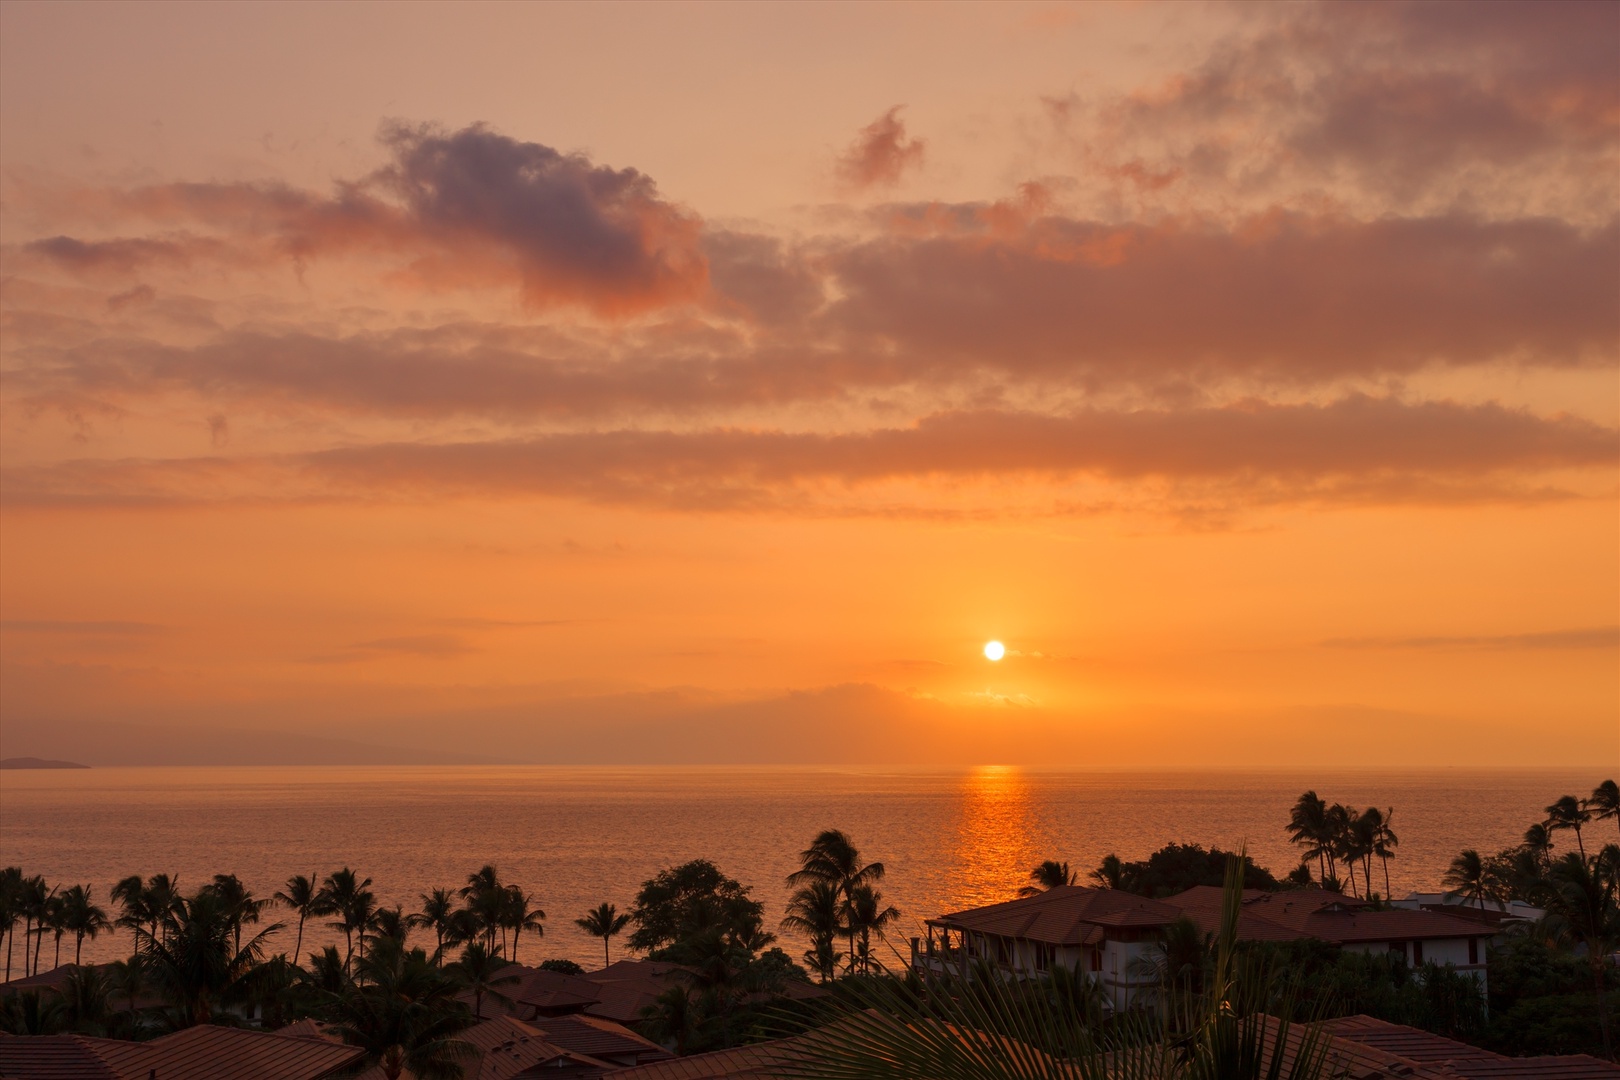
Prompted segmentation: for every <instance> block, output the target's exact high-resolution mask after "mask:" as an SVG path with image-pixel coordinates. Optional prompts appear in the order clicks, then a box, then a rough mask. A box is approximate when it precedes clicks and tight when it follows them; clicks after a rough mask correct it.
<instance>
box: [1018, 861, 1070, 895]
mask: <svg viewBox="0 0 1620 1080" xmlns="http://www.w3.org/2000/svg"><path fill="white" fill-rule="evenodd" d="M1078 884H1080V875H1079V874H1078V873H1076V872H1075V871H1073V870H1070V869H1069V864H1068V863H1066V862H1058V861H1057V860H1056V859H1047V860H1046V861H1045V862H1043V863H1041V865H1039V866H1037V867H1036V868H1035V869H1033V870H1031V871H1030V872H1029V884H1028V885H1025V886H1024V887H1023V888H1022V889H1019V890H1018V895H1019V896H1039V895H1040V894H1041V893H1043V892H1045V891H1046V890H1047V889H1057V888H1062V887H1063V886H1065V885H1078Z"/></svg>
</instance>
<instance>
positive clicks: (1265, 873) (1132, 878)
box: [1092, 844, 1281, 898]
mask: <svg viewBox="0 0 1620 1080" xmlns="http://www.w3.org/2000/svg"><path fill="white" fill-rule="evenodd" d="M1231 857H1232V853H1231V852H1229V851H1222V850H1221V849H1220V848H1210V849H1209V850H1207V851H1206V850H1205V849H1204V848H1202V847H1200V846H1199V845H1197V844H1166V845H1165V846H1164V847H1162V848H1160V849H1159V850H1158V851H1155V852H1154V853H1153V854H1152V855H1149V856H1148V857H1147V858H1146V859H1142V860H1139V861H1136V862H1120V861H1119V860H1118V859H1117V858H1116V857H1115V856H1112V855H1110V856H1108V858H1107V859H1104V860H1103V865H1102V866H1100V867H1098V869H1097V871H1096V872H1095V873H1094V874H1093V875H1092V879H1093V880H1094V881H1102V880H1108V881H1110V882H1117V884H1114V885H1113V887H1114V888H1117V889H1124V890H1125V891H1127V892H1133V893H1136V894H1137V895H1138V896H1149V897H1155V898H1157V897H1164V896H1174V895H1175V894H1176V893H1180V892H1186V891H1187V890H1188V889H1190V888H1192V887H1194V886H1195V885H1213V886H1215V887H1216V888H1220V887H1221V884H1222V882H1223V881H1224V880H1225V876H1226V861H1227V859H1229V858H1231ZM1243 887H1244V888H1245V889H1267V890H1276V889H1278V888H1280V887H1281V886H1280V885H1279V883H1278V881H1277V879H1276V878H1275V877H1273V876H1272V874H1271V872H1270V871H1269V870H1267V869H1266V868H1265V867H1263V866H1256V865H1255V864H1254V863H1253V862H1252V861H1250V860H1249V859H1247V858H1245V859H1244V860H1243Z"/></svg>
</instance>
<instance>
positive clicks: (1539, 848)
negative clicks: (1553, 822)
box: [1522, 822, 1553, 869]
mask: <svg viewBox="0 0 1620 1080" xmlns="http://www.w3.org/2000/svg"><path fill="white" fill-rule="evenodd" d="M1522 846H1523V847H1524V850H1526V851H1528V852H1529V853H1530V855H1531V857H1532V858H1534V859H1535V861H1536V865H1538V866H1540V867H1542V868H1543V869H1545V868H1546V866H1547V862H1548V860H1550V859H1551V858H1552V849H1553V837H1552V830H1551V829H1549V828H1547V826H1545V825H1543V824H1541V823H1540V822H1537V823H1536V824H1534V825H1532V826H1530V827H1529V828H1528V829H1526V830H1524V844H1523V845H1522Z"/></svg>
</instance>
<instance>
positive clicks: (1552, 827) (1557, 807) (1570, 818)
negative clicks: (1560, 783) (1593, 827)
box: [1547, 795, 1592, 859]
mask: <svg viewBox="0 0 1620 1080" xmlns="http://www.w3.org/2000/svg"><path fill="white" fill-rule="evenodd" d="M1591 819H1592V812H1591V811H1590V810H1588V809H1587V808H1586V807H1585V806H1582V805H1581V801H1580V800H1579V799H1577V798H1576V797H1575V796H1573V795H1565V796H1564V797H1563V798H1561V799H1559V800H1558V801H1557V802H1555V803H1553V804H1552V805H1551V806H1549V807H1547V831H1549V832H1556V831H1557V830H1559V829H1574V830H1575V845H1576V846H1577V847H1578V848H1580V851H1581V858H1583V859H1584V858H1586V844H1585V843H1584V842H1583V841H1582V840H1581V826H1582V825H1585V824H1586V823H1587V822H1588V821H1590V820H1591Z"/></svg>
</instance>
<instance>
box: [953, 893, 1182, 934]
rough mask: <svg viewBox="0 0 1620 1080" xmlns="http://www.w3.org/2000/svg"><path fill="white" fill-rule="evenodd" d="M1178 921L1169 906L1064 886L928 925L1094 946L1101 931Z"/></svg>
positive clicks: (1162, 924) (1178, 911)
mask: <svg viewBox="0 0 1620 1080" xmlns="http://www.w3.org/2000/svg"><path fill="white" fill-rule="evenodd" d="M1180 915H1181V911H1180V910H1179V909H1177V908H1175V907H1171V906H1170V905H1169V904H1166V903H1162V902H1160V901H1158V900H1149V899H1148V898H1147V897H1144V896H1137V895H1135V894H1133V893H1128V892H1121V891H1119V890H1117V889H1093V888H1091V887H1090V886H1086V885H1065V886H1059V887H1058V888H1055V889H1048V890H1046V891H1045V892H1043V893H1040V894H1039V895H1037V896H1030V897H1026V898H1023V899H1020V900H1008V901H1006V902H1005V903H1000V904H991V905H990V906H988V907H981V908H972V909H970V910H968V911H958V912H954V913H952V914H950V915H942V916H940V917H939V918H937V919H929V920H928V924H929V925H930V926H942V927H946V928H948V929H951V930H971V931H974V932H977V933H983V934H995V935H999V936H1001V937H1008V938H1024V939H1027V940H1029V941H1040V942H1045V943H1047V944H1051V945H1090V944H1094V943H1096V942H1097V941H1100V940H1101V939H1102V936H1103V935H1102V933H1101V932H1100V930H1099V928H1103V929H1109V928H1121V929H1122V928H1127V927H1129V928H1149V929H1151V928H1154V927H1160V926H1167V925H1169V924H1170V923H1172V922H1174V921H1175V920H1176V919H1177V918H1178V917H1179V916H1180Z"/></svg>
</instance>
